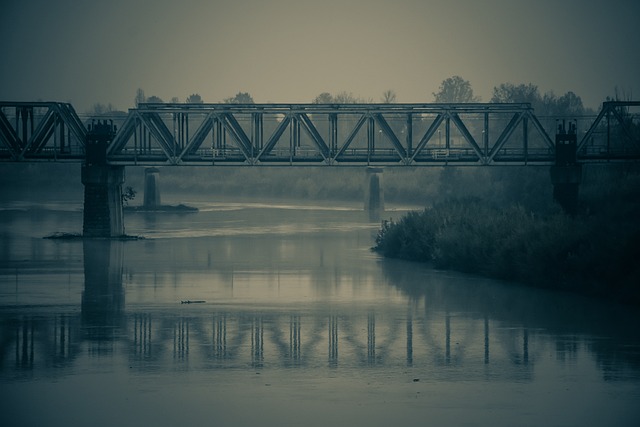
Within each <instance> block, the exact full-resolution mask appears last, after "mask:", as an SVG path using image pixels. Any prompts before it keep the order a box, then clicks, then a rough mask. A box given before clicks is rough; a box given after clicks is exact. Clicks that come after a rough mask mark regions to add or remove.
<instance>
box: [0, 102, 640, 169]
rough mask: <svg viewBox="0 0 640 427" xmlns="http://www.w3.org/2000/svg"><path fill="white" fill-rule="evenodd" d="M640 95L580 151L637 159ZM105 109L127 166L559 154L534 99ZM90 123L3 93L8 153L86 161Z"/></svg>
mask: <svg viewBox="0 0 640 427" xmlns="http://www.w3.org/2000/svg"><path fill="white" fill-rule="evenodd" d="M639 106H640V102H605V103H603V108H602V111H601V112H600V114H599V115H598V117H597V118H596V120H595V122H593V124H592V125H591V127H590V128H589V130H588V131H586V132H585V133H584V136H583V137H582V138H581V139H580V142H579V144H578V154H577V157H578V160H579V161H602V160H630V159H631V160H638V159H640V138H639V137H638V129H639V128H640V125H639V124H638V123H637V118H638V115H637V114H632V112H631V109H632V108H636V107H639ZM96 118H99V119H104V118H107V119H112V120H113V121H114V123H115V124H116V126H117V127H118V128H119V129H118V132H117V133H116V136H115V138H114V140H113V142H112V143H111V144H110V145H109V147H108V153H107V154H108V161H109V162H110V163H112V164H119V165H136V164H140V165H178V164H185V165H186V164H194V165H206V164H210V165H224V164H228V165H258V164H262V165H294V164H295V165H363V164H366V165H380V166H384V165H388V166H392V165H402V166H429V165H446V164H461V165H464V164H469V165H491V164H507V163H516V164H551V163H553V162H554V160H555V159H554V155H555V144H554V142H553V140H552V138H550V137H549V134H551V133H553V131H554V130H555V129H554V128H555V127H556V126H557V123H553V124H552V123H550V122H549V121H545V122H544V123H545V124H544V125H543V124H542V123H541V122H540V120H539V119H538V117H536V115H535V114H534V112H533V110H532V108H531V106H530V104H526V103H523V104H498V103H484V104H483V103H477V104H140V105H139V108H135V109H130V110H129V113H128V115H126V116H125V115H123V116H117V117H116V116H114V117H108V116H101V117H96ZM547 119H549V118H547ZM554 119H555V118H552V119H551V120H554ZM582 120H584V118H582ZM555 121H556V122H557V119H556V120H555ZM86 134H87V131H86V129H85V125H84V124H83V123H82V121H81V119H80V118H79V117H78V115H77V114H76V113H75V111H74V109H73V107H72V106H71V105H70V104H65V103H55V102H13V103H12V102H0V160H4V161H51V160H60V161H64V160H67V161H83V159H84V155H85V153H84V144H85V139H86Z"/></svg>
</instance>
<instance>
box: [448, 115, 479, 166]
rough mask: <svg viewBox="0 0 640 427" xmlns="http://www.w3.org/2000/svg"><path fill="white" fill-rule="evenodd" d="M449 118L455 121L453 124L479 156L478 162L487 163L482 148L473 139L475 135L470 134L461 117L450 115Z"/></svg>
mask: <svg viewBox="0 0 640 427" xmlns="http://www.w3.org/2000/svg"><path fill="white" fill-rule="evenodd" d="M449 117H451V120H453V123H454V124H455V125H456V127H457V128H458V130H459V131H460V133H461V134H462V136H464V138H465V139H466V140H467V142H468V143H469V145H470V146H471V148H473V151H475V153H476V155H477V156H478V160H480V161H481V162H482V163H485V157H484V155H483V154H482V149H481V148H480V146H478V143H477V142H476V140H475V139H474V138H473V135H471V132H469V129H467V127H466V126H465V125H464V123H463V122H462V120H461V119H460V116H458V113H455V112H453V113H450V114H449Z"/></svg>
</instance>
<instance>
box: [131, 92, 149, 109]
mask: <svg viewBox="0 0 640 427" xmlns="http://www.w3.org/2000/svg"><path fill="white" fill-rule="evenodd" d="M143 102H147V98H146V97H145V96H144V90H142V89H140V88H138V90H136V97H135V98H134V105H135V106H136V108H138V104H141V103H143Z"/></svg>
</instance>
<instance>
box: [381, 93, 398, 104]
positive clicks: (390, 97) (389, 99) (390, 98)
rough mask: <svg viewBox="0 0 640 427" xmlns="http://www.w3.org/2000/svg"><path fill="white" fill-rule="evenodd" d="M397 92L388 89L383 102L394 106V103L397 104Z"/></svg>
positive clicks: (383, 96) (382, 99)
mask: <svg viewBox="0 0 640 427" xmlns="http://www.w3.org/2000/svg"><path fill="white" fill-rule="evenodd" d="M396 98H397V97H396V91H394V90H392V89H387V90H385V91H384V92H382V98H381V101H382V102H383V103H385V104H393V103H394V102H396Z"/></svg>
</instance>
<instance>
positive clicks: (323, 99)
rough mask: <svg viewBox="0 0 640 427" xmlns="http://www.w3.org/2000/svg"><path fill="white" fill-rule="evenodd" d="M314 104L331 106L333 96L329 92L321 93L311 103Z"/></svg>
mask: <svg viewBox="0 0 640 427" xmlns="http://www.w3.org/2000/svg"><path fill="white" fill-rule="evenodd" d="M311 102H312V103H314V104H333V103H334V100H333V96H331V94H330V93H329V92H322V93H321V94H320V95H318V96H316V97H315V98H314V100H313V101H311Z"/></svg>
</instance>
